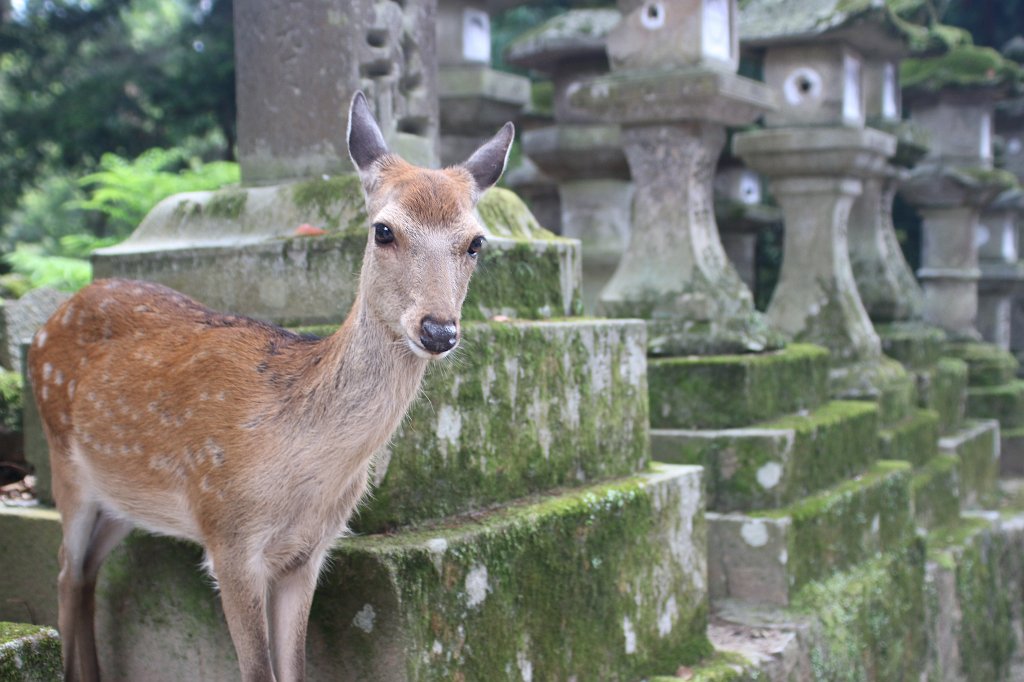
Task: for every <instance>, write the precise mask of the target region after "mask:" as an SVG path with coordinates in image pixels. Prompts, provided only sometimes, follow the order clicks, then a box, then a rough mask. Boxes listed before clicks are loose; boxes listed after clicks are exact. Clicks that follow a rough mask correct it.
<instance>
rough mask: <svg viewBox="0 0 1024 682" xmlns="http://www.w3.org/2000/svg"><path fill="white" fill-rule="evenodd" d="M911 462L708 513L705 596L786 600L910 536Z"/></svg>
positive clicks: (903, 542) (879, 466)
mask: <svg viewBox="0 0 1024 682" xmlns="http://www.w3.org/2000/svg"><path fill="white" fill-rule="evenodd" d="M910 484H911V476H910V464H908V463H906V462H879V463H878V464H876V465H875V467H874V468H873V469H872V470H870V471H869V472H868V473H866V474H864V475H863V476H860V477H858V478H856V479H853V480H851V481H847V482H845V483H843V484H840V485H838V486H836V487H835V488H832V489H830V490H826V491H823V492H821V493H819V494H817V495H814V496H812V497H809V498H806V499H805V500H802V501H801V502H798V503H797V504H794V505H792V506H790V507H787V508H785V509H781V510H777V511H772V512H770V513H758V514H739V513H732V514H719V513H717V512H708V514H707V518H708V582H709V587H710V593H711V596H712V598H714V599H719V598H732V599H741V600H745V601H750V602H759V603H769V604H778V605H786V604H788V603H789V602H790V600H791V599H792V597H793V595H794V594H795V593H796V591H798V590H799V589H800V588H801V587H803V586H805V585H807V584H808V583H810V582H811V581H814V580H821V579H823V578H827V577H828V576H830V575H831V574H832V573H834V572H836V571H840V570H842V569H845V568H850V567H852V566H854V565H856V564H858V563H860V562H862V561H864V560H866V559H868V558H870V557H873V556H874V555H875V554H877V553H878V552H884V551H892V550H896V549H898V548H900V547H904V546H906V544H907V543H908V542H909V540H910V539H911V537H912V536H913V523H912V508H911V489H910Z"/></svg>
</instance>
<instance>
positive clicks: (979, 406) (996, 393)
mask: <svg viewBox="0 0 1024 682" xmlns="http://www.w3.org/2000/svg"><path fill="white" fill-rule="evenodd" d="M967 416H968V417H972V418H974V419H998V420H999V426H1000V427H1001V428H1002V429H1004V430H1006V431H1010V430H1013V429H1019V428H1024V380H1020V379H1018V380H1015V381H1011V382H1009V383H1006V384H1003V385H1001V386H985V387H981V388H970V389H968V390H967Z"/></svg>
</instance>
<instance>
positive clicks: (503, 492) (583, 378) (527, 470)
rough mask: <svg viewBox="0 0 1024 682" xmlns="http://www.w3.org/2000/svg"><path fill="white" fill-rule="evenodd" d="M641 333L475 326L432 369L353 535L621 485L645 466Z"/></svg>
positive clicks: (632, 326)
mask: <svg viewBox="0 0 1024 682" xmlns="http://www.w3.org/2000/svg"><path fill="white" fill-rule="evenodd" d="M644 351H645V346H644V343H643V328H642V326H641V324H640V323H638V322H632V323H627V322H622V321H595V322H572V323H565V322H557V323H515V324H509V323H489V324H474V323H467V324H465V325H464V326H463V342H462V345H461V351H460V354H459V356H458V358H457V360H456V362H457V363H458V368H457V370H456V371H452V369H450V368H447V367H443V366H442V367H437V368H432V369H431V370H430V371H429V373H428V375H427V377H426V379H425V380H424V383H423V389H422V393H423V395H424V396H425V397H424V399H422V400H420V401H418V402H417V403H415V404H414V405H413V406H412V408H411V409H410V410H409V413H408V415H407V416H406V419H405V421H404V422H403V424H402V426H401V427H400V428H399V430H398V432H397V433H396V434H395V437H394V439H393V442H392V445H391V448H390V451H389V455H390V459H389V461H388V463H387V464H386V473H384V472H383V471H382V472H380V474H379V475H380V476H382V480H381V482H380V484H379V485H378V486H377V487H376V489H375V491H374V496H373V499H372V500H370V501H369V502H368V503H367V504H366V506H365V507H364V509H363V510H362V511H361V512H360V514H359V517H358V519H357V520H356V527H357V528H359V529H360V530H363V531H376V530H380V529H383V528H389V527H391V526H393V525H396V524H397V525H401V524H407V523H411V522H415V521H417V520H421V519H425V518H436V517H441V516H445V515H448V514H453V513H460V512H464V511H467V510H470V509H477V508H480V507H484V506H488V505H492V504H495V503H500V502H505V501H508V500H511V499H515V498H517V497H522V496H524V495H529V494H531V493H535V492H540V491H542V490H546V489H549V488H552V487H554V486H574V485H582V484H585V483H586V482H591V481H594V480H599V479H602V478H608V477H611V476H621V475H624V474H628V473H631V472H635V471H638V470H640V469H642V468H643V467H644V466H645V465H646V464H647V461H648V449H649V441H648V423H649V414H648V406H647V400H646V394H647V390H646V383H645V382H644V375H643V368H644Z"/></svg>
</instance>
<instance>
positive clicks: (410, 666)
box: [0, 466, 711, 682]
mask: <svg viewBox="0 0 1024 682" xmlns="http://www.w3.org/2000/svg"><path fill="white" fill-rule="evenodd" d="M701 488H702V486H701V471H700V469H699V468H698V467H685V466H659V467H657V468H656V469H655V470H654V471H653V472H651V473H645V474H641V475H637V476H634V477H630V478H626V479H618V480H615V481H612V482H608V483H604V484H600V485H594V486H589V487H587V488H584V489H580V490H572V491H568V492H563V493H560V494H557V495H547V496H541V497H539V498H532V499H530V500H524V501H522V502H521V503H519V504H516V505H513V506H510V507H506V508H504V509H500V510H497V511H494V512H492V513H489V514H484V515H474V516H472V517H462V518H452V519H447V520H446V521H445V522H444V523H441V524H437V525H433V526H424V527H420V528H417V529H416V530H409V531H404V532H399V533H396V534H388V535H367V536H359V537H351V538H347V539H344V540H342V541H340V542H339V543H338V545H337V547H336V548H335V550H334V551H333V553H332V556H331V562H330V564H331V566H330V568H329V569H328V570H327V571H326V572H325V574H324V576H323V577H322V579H321V581H320V586H319V588H318V590H317V595H316V598H315V600H314V605H313V612H312V617H311V620H310V628H309V646H308V679H310V680H338V679H345V680H374V681H375V682H391V681H396V680H403V681H404V680H423V681H433V680H437V681H441V680H445V681H447V680H453V679H465V680H500V679H507V678H508V677H509V676H515V675H519V676H523V677H529V676H530V675H531V674H532V676H533V679H541V680H546V679H570V678H572V677H576V678H577V679H580V680H605V679H607V680H611V679H622V680H634V679H640V678H643V677H646V676H649V675H652V674H656V673H658V672H661V671H664V670H669V669H670V667H671V669H672V670H674V669H675V667H676V666H678V665H681V664H686V663H695V662H697V661H698V660H700V659H701V658H703V657H704V656H706V655H707V654H708V653H710V649H711V647H710V644H709V643H708V641H707V594H706V587H707V584H706V573H705V546H706V525H705V519H704V500H703V495H702V492H701ZM52 524H53V525H54V526H56V525H57V521H56V519H53V521H52ZM10 525H17V517H16V516H15V517H13V518H12V517H9V516H0V535H3V534H4V533H6V532H7V531H8V530H9V526H10ZM56 536H57V537H58V538H59V532H58V533H56ZM42 537H43V538H48V537H49V536H48V535H45V534H44V535H43V536H42ZM56 550H57V547H56V546H55V544H50V545H49V547H48V551H52V552H53V553H54V556H56ZM200 559H201V554H200V550H199V549H198V547H196V546H194V545H192V544H189V543H184V542H178V541H174V540H169V539H167V538H160V537H154V536H150V535H143V534H141V533H136V534H133V535H132V536H130V537H129V539H128V540H127V541H126V542H125V544H124V545H122V546H121V547H119V548H118V549H116V550H115V551H114V553H113V554H112V555H111V557H110V559H109V560H108V563H107V565H105V566H104V569H103V571H102V573H101V576H100V586H99V591H98V595H97V602H98V618H97V623H98V640H99V642H100V660H101V661H102V662H103V665H104V667H105V672H106V674H107V676H108V677H109V679H123V680H146V681H147V682H162V681H163V680H174V681H178V680H198V679H209V680H221V679H236V678H237V676H238V670H237V664H236V663H235V662H234V661H233V660H232V659H233V653H232V652H233V648H232V646H231V642H230V638H229V636H228V632H227V628H226V626H225V624H224V621H223V616H222V615H221V612H220V607H219V604H218V599H217V596H216V593H215V591H214V589H213V588H212V586H211V584H210V581H209V580H208V579H207V578H206V577H204V576H203V574H202V571H201V569H200V568H199V565H200ZM37 580H39V581H40V582H41V583H43V584H47V585H50V586H51V591H50V594H49V598H50V599H51V600H53V599H55V596H54V594H53V590H52V585H55V584H56V573H55V572H51V573H48V574H44V573H43V572H42V571H38V572H37ZM0 590H3V591H6V590H7V585H5V584H3V582H0ZM12 596H13V595H10V594H6V593H4V594H2V595H0V603H3V602H4V600H5V599H8V598H10V597H12Z"/></svg>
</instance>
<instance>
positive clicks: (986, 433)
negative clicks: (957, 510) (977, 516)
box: [955, 422, 999, 509]
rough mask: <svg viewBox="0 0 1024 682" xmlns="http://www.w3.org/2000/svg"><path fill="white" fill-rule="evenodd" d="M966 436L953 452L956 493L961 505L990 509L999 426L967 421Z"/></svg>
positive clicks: (995, 482) (996, 490) (995, 487)
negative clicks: (956, 473)
mask: <svg viewBox="0 0 1024 682" xmlns="http://www.w3.org/2000/svg"><path fill="white" fill-rule="evenodd" d="M965 429H966V430H968V431H969V432H970V434H971V435H970V437H968V438H964V439H962V440H960V441H959V442H958V444H957V447H956V450H955V454H956V455H957V457H958V459H959V462H960V466H959V477H960V495H961V501H962V504H963V506H964V507H965V508H968V509H978V508H981V509H992V508H993V506H994V505H995V503H996V499H997V497H998V494H999V438H998V435H999V429H997V428H987V427H986V425H985V424H984V423H982V422H968V423H967V424H966V425H965Z"/></svg>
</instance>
